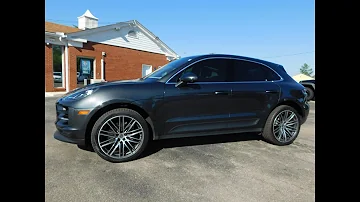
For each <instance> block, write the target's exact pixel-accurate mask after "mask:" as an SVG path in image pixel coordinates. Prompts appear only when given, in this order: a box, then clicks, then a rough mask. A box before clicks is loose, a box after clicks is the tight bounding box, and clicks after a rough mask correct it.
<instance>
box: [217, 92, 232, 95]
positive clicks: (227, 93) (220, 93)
mask: <svg viewBox="0 0 360 202" xmlns="http://www.w3.org/2000/svg"><path fill="white" fill-rule="evenodd" d="M215 95H229V92H227V91H215Z"/></svg>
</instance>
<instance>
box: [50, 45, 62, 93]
mask: <svg viewBox="0 0 360 202" xmlns="http://www.w3.org/2000/svg"><path fill="white" fill-rule="evenodd" d="M52 53H53V78H54V87H55V88H61V87H64V82H63V81H64V79H63V75H64V72H63V60H64V57H63V47H62V46H59V45H52Z"/></svg>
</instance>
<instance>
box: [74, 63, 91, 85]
mask: <svg viewBox="0 0 360 202" xmlns="http://www.w3.org/2000/svg"><path fill="white" fill-rule="evenodd" d="M76 64H77V72H76V77H77V87H82V86H84V85H85V84H84V82H85V79H86V83H87V84H90V79H93V78H94V59H92V58H81V57H79V58H77V59H76Z"/></svg>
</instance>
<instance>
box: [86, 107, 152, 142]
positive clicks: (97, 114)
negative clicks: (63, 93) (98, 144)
mask: <svg viewBox="0 0 360 202" xmlns="http://www.w3.org/2000/svg"><path fill="white" fill-rule="evenodd" d="M117 108H127V109H132V110H134V111H136V112H138V113H139V114H140V115H141V116H142V117H143V118H144V119H145V121H146V123H147V124H148V126H149V127H150V128H151V130H150V131H149V132H150V136H151V137H150V138H152V139H153V140H154V139H155V129H154V124H153V122H152V120H151V118H150V116H149V114H148V113H147V112H146V111H145V110H144V109H143V108H141V107H140V106H138V105H136V104H134V103H130V102H126V101H116V102H110V103H108V104H106V105H104V106H102V107H101V108H99V109H97V111H96V112H95V113H94V114H93V115H92V116H91V118H90V119H89V121H88V122H87V124H86V130H85V145H91V142H90V136H91V130H92V127H93V125H94V124H95V122H96V120H98V119H99V117H100V116H102V115H103V114H104V113H106V112H108V111H110V110H113V109H117Z"/></svg>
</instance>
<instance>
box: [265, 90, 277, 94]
mask: <svg viewBox="0 0 360 202" xmlns="http://www.w3.org/2000/svg"><path fill="white" fill-rule="evenodd" d="M265 93H274V94H275V93H279V91H276V90H266V91H265Z"/></svg>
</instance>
